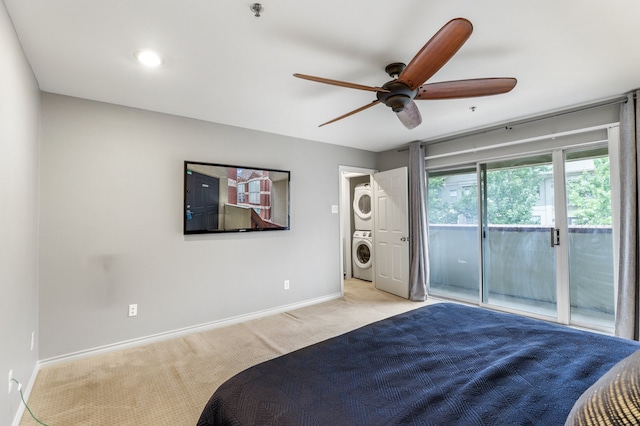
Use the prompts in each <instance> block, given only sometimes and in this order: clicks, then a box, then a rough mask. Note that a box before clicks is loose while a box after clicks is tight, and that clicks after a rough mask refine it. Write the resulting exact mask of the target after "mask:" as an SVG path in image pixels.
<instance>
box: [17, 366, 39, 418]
mask: <svg viewBox="0 0 640 426" xmlns="http://www.w3.org/2000/svg"><path fill="white" fill-rule="evenodd" d="M38 371H40V362H37V363H36V365H35V367H34V368H33V371H32V372H31V377H30V378H29V383H27V385H26V386H24V384H23V387H22V395H23V396H24V400H25V401H29V395H31V389H33V385H34V383H35V382H36V377H38ZM25 411H26V410H25V406H24V401H22V400H21V401H20V407H19V408H18V411H17V412H16V415H15V417H14V418H13V422H12V423H11V426H19V425H20V421H21V420H22V416H23V415H24V412H25Z"/></svg>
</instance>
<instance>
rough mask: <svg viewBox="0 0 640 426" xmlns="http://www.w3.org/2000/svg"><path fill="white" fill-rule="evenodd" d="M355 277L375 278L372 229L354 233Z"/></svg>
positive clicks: (368, 279) (369, 279)
mask: <svg viewBox="0 0 640 426" xmlns="http://www.w3.org/2000/svg"><path fill="white" fill-rule="evenodd" d="M351 257H352V259H353V277H354V278H359V279H361V280H365V281H372V280H373V239H372V234H371V231H356V232H354V233H353V252H352V256H351Z"/></svg>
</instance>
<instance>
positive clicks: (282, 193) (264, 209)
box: [183, 161, 290, 234]
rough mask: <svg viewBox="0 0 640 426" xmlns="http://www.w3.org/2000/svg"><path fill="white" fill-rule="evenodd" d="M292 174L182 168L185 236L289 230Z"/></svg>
mask: <svg viewBox="0 0 640 426" xmlns="http://www.w3.org/2000/svg"><path fill="white" fill-rule="evenodd" d="M289 181H290V172H289V171H286V170H273V169H264V168H262V169H261V168H255V167H245V166H233V165H228V164H215V163H201V162H196V161H185V162H184V210H183V212H184V215H183V217H184V233H185V234H205V233H216V232H247V231H275V230H287V229H289Z"/></svg>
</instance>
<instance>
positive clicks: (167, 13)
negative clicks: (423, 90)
mask: <svg viewBox="0 0 640 426" xmlns="http://www.w3.org/2000/svg"><path fill="white" fill-rule="evenodd" d="M4 3H5V5H6V7H7V9H8V11H9V14H10V16H11V18H12V20H13V23H14V25H15V28H16V31H17V33H18V36H19V38H20V40H21V42H22V45H23V47H24V50H25V52H26V55H27V58H28V60H29V62H30V63H31V65H32V67H33V71H34V73H35V75H36V78H37V80H38V82H39V84H40V88H41V89H42V90H43V91H46V92H53V93H60V94H64V95H70V96H77V97H81V98H87V99H93V100H98V101H104V102H110V103H114V104H120V105H126V106H131V107H136V108H143V109H147V110H152V111H159V112H164V113H169V114H175V115H180V116H185V117H192V118H196V119H201V120H207V121H211V122H216V123H223V124H228V125H232V126H240V127H245V128H249V129H255V130H261V131H265V132H270V133H276V134H282V135H287V136H293V137H297V138H303V139H309V140H314V141H320V142H326V143H331V144H338V145H345V146H351V147H355V148H361V149H366V150H370V151H376V152H378V151H383V150H386V149H392V148H395V147H398V146H401V145H404V144H406V143H408V142H411V141H415V140H425V139H432V138H436V137H440V136H446V135H450V134H455V133H459V132H462V131H467V130H471V129H475V128H480V127H484V126H487V125H492V124H497V123H503V122H507V121H509V120H515V119H520V118H525V117H530V116H535V115H537V114H541V113H547V112H551V111H554V110H560V109H563V108H567V107H572V106H576V105H582V104H585V103H589V102H592V101H599V100H603V99H608V98H612V97H617V96H619V95H621V94H623V93H624V92H627V91H629V90H632V89H635V88H637V87H640V48H639V47H638V41H637V40H638V37H639V35H638V34H639V33H638V30H637V29H638V23H637V21H638V19H640V1H638V0H609V1H602V0H536V1H515V0H485V1H479V0H442V1H436V0H432V1H425V0H395V1H384V0H348V1H347V0H323V1H304V0H263V1H262V4H263V6H264V11H263V13H262V16H261V17H259V18H256V17H255V16H254V15H253V13H252V12H251V11H250V5H251V4H252V3H253V2H244V1H238V0H109V1H100V0H93V1H88V0H4ZM456 17H465V18H467V19H469V20H470V21H471V22H472V23H473V25H474V32H473V34H472V35H471V37H470V38H469V40H468V41H467V42H466V43H465V45H464V46H463V47H462V48H461V49H460V51H458V53H457V54H456V55H455V56H454V57H453V58H452V59H451V60H450V61H449V62H448V63H447V64H446V65H445V66H444V67H443V68H442V69H441V70H440V71H439V72H438V73H436V74H435V76H433V77H432V78H431V79H430V80H429V82H437V81H447V80H455V79H468V78H479V77H516V78H517V79H518V85H517V86H516V87H515V89H514V90H513V91H512V92H510V93H508V94H504V95H497V96H490V97H484V98H474V99H462V100H438V101H417V103H418V106H419V108H420V111H421V113H422V117H423V123H422V124H421V125H420V126H418V127H417V128H415V129H413V130H407V129H406V128H405V127H404V126H403V125H402V124H401V123H400V121H399V120H398V119H397V117H395V114H394V113H393V112H392V111H391V110H390V109H389V108H387V107H386V106H384V105H377V106H375V107H373V108H370V109H367V110H366V111H363V112H361V113H359V114H356V115H354V116H351V117H348V118H345V119H343V120H340V121H338V122H336V123H333V124H330V125H328V126H324V127H321V128H319V127H318V125H319V124H320V123H323V122H325V121H328V120H330V119H332V118H335V117H337V116H339V115H342V114H344V113H347V112H349V111H351V110H354V109H356V108H358V107H360V106H363V105H366V104H368V103H370V102H371V101H372V100H374V99H375V94H373V93H371V92H366V91H359V90H354V89H348V88H342V87H336V86H330V85H326V84H321V83H316V82H311V81H305V80H300V79H297V78H294V77H293V76H292V74H293V73H296V72H297V73H302V74H311V75H316V76H321V77H326V78H331V79H337V80H343V81H348V82H353V83H360V84H364V85H370V86H379V85H382V84H384V83H385V82H386V81H388V80H390V77H389V76H388V75H387V74H386V73H385V72H384V68H385V66H386V65H387V64H389V63H391V62H405V63H408V62H409V61H410V60H411V58H412V57H413V56H414V55H415V54H416V53H417V52H418V50H420V48H421V47H422V46H423V45H424V44H425V43H426V42H427V41H428V40H429V39H430V38H431V36H432V35H433V34H435V33H436V31H438V30H439V29H440V28H441V27H442V26H443V25H444V24H445V23H446V22H448V21H449V20H451V19H452V18H456ZM142 48H150V49H155V50H157V51H159V52H161V54H162V55H163V56H164V58H165V61H166V62H165V64H164V65H163V66H162V67H161V68H158V69H146V68H144V67H142V66H140V65H138V64H137V63H136V62H135V61H134V59H133V53H134V52H135V51H136V50H139V49H142ZM472 106H475V107H476V110H475V112H472V111H471V109H470V107H472Z"/></svg>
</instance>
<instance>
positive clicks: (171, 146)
mask: <svg viewBox="0 0 640 426" xmlns="http://www.w3.org/2000/svg"><path fill="white" fill-rule="evenodd" d="M41 157H42V158H41V175H42V185H41V199H40V202H41V216H40V220H41V222H40V225H41V231H40V232H41V238H40V250H41V251H40V253H41V254H40V329H41V341H40V345H41V352H40V357H41V359H47V358H51V357H56V356H60V355H64V354H69V353H73V352H76V351H82V350H88V349H92V348H97V347H100V346H103V345H109V344H113V343H117V342H123V341H126V340H129V339H136V338H140V337H145V336H149V335H153V334H156V333H162V332H167V331H171V330H176V329H180V328H183V327H189V326H194V325H198V324H204V323H208V322H211V321H217V320H222V319H227V318H231V317H234V316H238V315H243V314H248V313H253V312H257V311H261V310H265V309H270V308H275V307H279V306H283V305H287V304H292V303H298V302H303V301H307V300H312V299H314V298H319V297H325V296H329V295H335V294H339V292H340V284H341V281H340V280H341V273H342V271H341V270H340V256H339V244H340V238H339V216H338V215H337V214H332V213H331V205H332V204H339V200H338V185H339V184H338V166H339V165H341V164H348V165H354V166H358V167H366V168H375V166H376V155H375V154H374V153H372V152H368V151H361V150H355V149H350V148H344V147H339V146H336V145H329V144H321V143H315V142H309V141H305V140H300V139H293V138H288V137H282V136H277V135H273V134H266V133H261V132H257V131H251V130H247V129H241V128H235V127H229V126H223V125H217V124H212V123H207V122H202V121H197V120H191V119H185V118H180V117H175V116H168V115H163V114H158V113H152V112H148V111H142V110H136V109H131V108H125V107H120V106H115V105H110V104H104V103H98V102H93V101H87V100H81V99H76V98H70V97H64V96H60V95H53V94H46V93H45V94H43V96H42V147H41ZM185 160H190V161H203V162H221V163H229V164H239V165H249V166H256V167H268V168H276V169H286V170H291V230H290V231H272V232H263V233H255V232H254V233H244V234H226V235H206V236H188V237H185V236H183V235H182V201H183V199H182V197H183V194H182V191H183V189H182V188H183V176H182V175H183V161H185ZM285 279H287V280H290V282H291V289H290V290H288V291H285V290H283V280H285ZM130 303H137V304H138V316H137V317H133V318H129V317H128V316H127V306H128V304H130Z"/></svg>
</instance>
